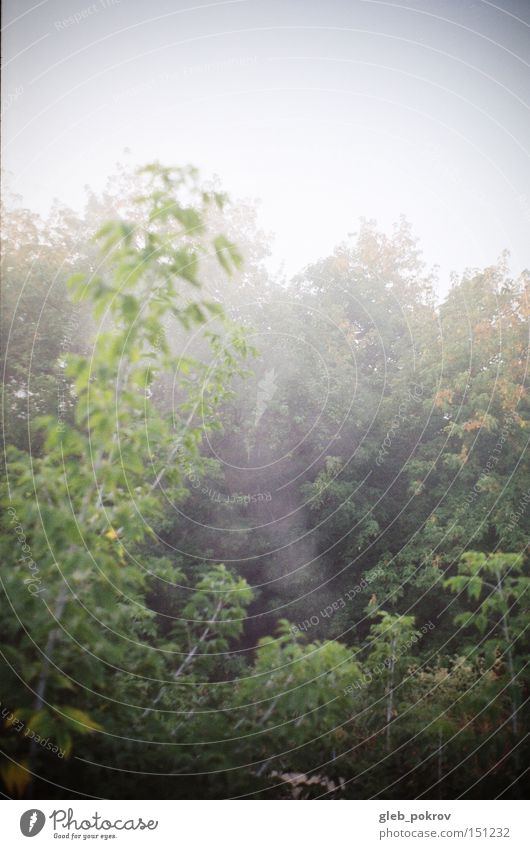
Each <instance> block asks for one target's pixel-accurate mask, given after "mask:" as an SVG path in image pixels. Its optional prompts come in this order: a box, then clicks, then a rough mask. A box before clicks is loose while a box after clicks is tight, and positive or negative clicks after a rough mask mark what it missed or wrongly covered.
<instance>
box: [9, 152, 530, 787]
mask: <svg viewBox="0 0 530 849" xmlns="http://www.w3.org/2000/svg"><path fill="white" fill-rule="evenodd" d="M253 215H254V213H253V211H252V210H251V209H249V208H248V206H245V205H242V206H240V207H237V206H235V207H234V206H231V205H230V204H229V203H228V202H227V198H226V197H225V195H224V194H223V193H222V192H221V191H220V189H219V187H218V186H216V185H214V186H209V187H205V186H204V185H203V184H202V183H201V182H200V181H199V177H198V174H197V172H196V170H195V169H193V168H183V169H167V168H163V167H162V166H160V165H152V166H149V167H147V168H145V169H143V170H142V171H141V172H140V173H139V174H137V175H136V176H135V177H128V176H127V175H125V174H122V175H121V178H120V181H119V182H118V185H117V186H115V187H114V188H112V189H109V191H108V192H107V193H106V194H105V195H104V196H103V197H102V198H99V199H98V198H96V197H95V196H91V197H90V201H89V205H88V207H87V210H86V211H85V214H84V217H79V216H77V217H76V216H74V215H73V214H72V213H70V212H69V211H67V210H63V209H59V208H58V209H56V210H54V212H53V214H52V217H51V219H50V220H49V221H48V222H43V221H41V220H40V219H38V218H36V217H35V216H33V215H31V214H30V213H29V212H27V211H20V210H19V211H16V210H10V211H8V212H7V213H5V215H4V220H5V225H4V226H5V230H6V232H5V234H4V236H5V240H6V249H5V250H4V258H3V263H4V266H3V271H4V278H5V290H4V311H3V317H2V321H3V358H4V363H5V370H4V387H3V401H4V445H5V454H4V457H5V486H4V490H3V505H4V507H5V508H6V509H5V513H4V517H3V519H2V529H1V530H2V533H1V537H0V548H1V554H2V572H1V579H2V591H3V609H4V614H3V617H2V625H1V637H2V657H3V663H2V666H1V669H0V687H1V690H0V699H1V705H0V707H1V709H2V710H1V716H2V726H1V739H2V753H3V760H2V765H1V777H2V780H3V782H4V786H5V792H6V793H7V795H10V796H24V795H30V794H32V795H33V796H34V797H35V796H37V797H42V798H53V797H58V798H61V797H64V796H65V795H67V794H68V793H71V794H73V795H75V796H80V797H83V796H93V795H95V796H105V797H112V798H145V797H148V796H153V797H160V798H184V797H186V798H195V797H200V798H224V797H236V796H237V797H238V796H242V797H254V796H255V797H258V798H308V797H319V798H373V797H383V798H410V797H412V798H416V797H419V796H427V797H434V798H437V797H445V798H455V797H456V796H469V797H477V798H483V797H484V796H487V795H488V794H491V795H499V794H501V795H502V794H505V795H507V796H517V795H518V794H519V793H520V782H519V776H520V775H521V773H522V769H523V766H522V765H523V763H524V751H523V745H524V743H523V740H524V733H525V719H526V717H525V704H526V701H527V690H528V677H527V673H526V669H527V660H526V657H527V645H528V640H527V637H526V625H527V612H528V611H527V596H526V594H527V590H528V577H527V553H526V545H527V532H528V511H527V509H526V508H527V504H528V502H529V501H530V494H529V493H530V477H529V475H528V469H527V466H526V465H525V463H524V457H525V450H526V446H527V441H528V426H529V415H528V413H529V408H528V386H527V371H526V367H527V364H528V359H527V358H528V347H527V339H528V316H529V314H530V313H529V310H528V283H529V281H528V276H527V275H526V274H523V275H522V276H521V277H520V278H519V279H517V280H513V279H511V278H510V277H509V275H508V272H507V270H506V267H505V264H504V261H501V262H500V263H499V264H498V265H497V266H495V267H492V268H488V269H485V270H483V271H480V272H479V271H477V272H468V273H466V274H465V275H464V276H463V277H462V279H461V280H459V281H455V282H454V284H453V287H452V288H451V290H450V291H449V293H448V295H447V296H446V298H445V299H444V300H443V302H442V303H440V304H437V303H436V301H435V298H434V295H433V280H432V278H431V277H430V275H429V274H428V273H427V272H426V271H425V269H424V267H423V265H422V263H421V258H420V255H419V253H418V250H417V246H416V243H415V241H414V239H413V237H412V235H411V232H410V228H409V227H408V225H407V224H406V223H405V222H404V221H401V222H400V223H399V224H398V226H397V227H396V229H395V232H394V233H393V235H392V236H383V235H381V234H379V233H377V231H376V230H375V228H374V226H373V225H371V224H370V223H364V224H363V226H362V227H361V230H360V232H359V234H358V237H357V239H356V241H351V242H348V243H346V244H343V245H341V246H339V247H338V248H337V250H336V251H335V253H334V254H333V255H332V256H330V257H327V258H325V259H323V260H321V261H320V262H318V263H316V264H314V265H312V266H309V267H307V268H306V269H305V270H304V271H303V272H302V273H301V274H300V275H298V277H296V278H295V279H294V280H293V281H291V282H290V283H289V285H286V284H285V283H284V282H281V281H280V282H278V281H276V280H274V279H270V277H269V276H268V275H267V272H266V269H265V266H264V259H265V256H266V253H267V247H266V238H265V237H264V236H263V234H260V233H258V232H257V231H256V229H255V226H254V223H253V222H254V219H253ZM103 219H104V220H103ZM229 278H231V280H229ZM67 281H68V282H67ZM67 287H68V289H69V292H70V297H69V298H67V297H66V290H67ZM507 552H508V553H507ZM48 744H50V745H48ZM54 748H55V750H56V751H53V749H54ZM57 752H59V754H57Z"/></svg>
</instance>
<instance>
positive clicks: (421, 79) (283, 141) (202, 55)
mask: <svg viewBox="0 0 530 849" xmlns="http://www.w3.org/2000/svg"><path fill="white" fill-rule="evenodd" d="M3 5H4V11H3V57H4V77H3V95H4V98H3V104H4V105H3V114H2V124H3V167H4V168H5V169H7V170H8V171H9V172H11V175H12V177H11V186H12V188H13V189H14V190H15V191H17V192H19V193H20V194H22V196H23V198H24V201H25V203H26V204H27V205H29V206H32V207H34V208H36V209H38V210H40V211H43V210H45V209H46V208H47V207H48V206H49V204H50V202H51V201H52V199H53V198H54V197H57V198H59V199H60V200H61V201H64V202H66V203H69V204H72V205H80V203H81V202H82V198H83V186H84V185H86V184H90V185H91V186H92V187H94V188H98V187H101V186H102V185H103V183H104V180H105V177H106V176H107V175H108V174H109V173H110V172H111V171H112V170H113V166H114V164H115V163H116V162H117V161H119V160H120V158H121V157H122V153H123V150H124V148H129V149H130V150H131V152H132V153H131V158H132V160H133V161H134V162H138V163H145V162H148V161H152V160H153V159H159V160H161V161H162V162H164V163H168V164H179V163H185V162H192V163H194V164H196V165H198V166H199V167H200V169H201V171H202V172H203V173H204V175H205V176H206V177H209V176H211V175H212V174H214V173H215V174H219V175H220V176H221V178H222V180H223V183H224V185H225V187H226V188H227V189H228V191H229V192H230V193H231V194H233V195H235V196H241V197H254V198H259V199H260V200H261V213H260V221H261V223H262V224H263V226H264V227H265V228H266V229H269V230H272V231H274V232H275V233H276V240H275V243H274V259H273V262H274V264H276V265H278V264H279V263H280V262H285V267H286V270H287V271H288V272H289V273H291V272H295V271H297V270H298V269H299V268H300V267H301V266H303V265H305V264H307V263H308V262H309V261H311V260H314V259H316V258H318V257H319V256H322V255H324V254H325V253H326V252H329V251H330V250H331V249H332V248H333V246H334V245H335V244H336V243H337V242H339V241H340V240H342V239H343V238H344V237H345V236H346V235H347V233H348V232H351V231H354V230H356V228H357V226H358V221H359V218H360V217H361V216H364V217H368V218H375V219H377V221H378V223H379V224H380V225H381V227H383V228H385V229H388V228H390V226H391V224H392V222H393V221H395V220H396V219H397V217H398V216H399V215H400V214H401V213H403V214H405V215H406V216H407V217H408V218H409V220H410V221H411V223H412V225H413V227H414V230H415V232H416V233H417V235H418V236H419V238H420V240H421V244H422V247H423V249H424V253H425V255H426V258H427V260H428V262H429V263H437V264H439V265H440V267H441V277H442V289H444V288H445V286H446V280H447V276H448V273H449V271H450V270H451V269H455V270H462V269H463V268H464V267H465V266H469V265H472V266H482V265H485V264H488V263H491V262H494V261H495V259H496V258H497V257H498V255H499V254H500V252H501V251H502V250H503V249H505V248H507V249H509V250H510V251H511V253H512V266H513V269H514V271H520V270H521V269H522V268H523V267H529V266H530V238H529V231H530V171H529V166H528V141H529V137H530V135H529V128H530V127H529V111H528V94H529V91H530V74H529V62H530V26H529V24H530V0H498V2H496V3H491V2H485V0H476V2H471V0H403V2H398V1H397V2H383V0H303V2H302V0H226V2H213V3H202V4H200V3H195V2H194V0H173V2H171V0H149V2H141V0H95V2H94V3H93V4H91V3H89V2H86V0H55V2H54V1H53V0H44V2H42V0H41V2H35V0H18V1H17V0H6V2H4V4H3Z"/></svg>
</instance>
